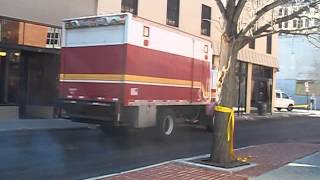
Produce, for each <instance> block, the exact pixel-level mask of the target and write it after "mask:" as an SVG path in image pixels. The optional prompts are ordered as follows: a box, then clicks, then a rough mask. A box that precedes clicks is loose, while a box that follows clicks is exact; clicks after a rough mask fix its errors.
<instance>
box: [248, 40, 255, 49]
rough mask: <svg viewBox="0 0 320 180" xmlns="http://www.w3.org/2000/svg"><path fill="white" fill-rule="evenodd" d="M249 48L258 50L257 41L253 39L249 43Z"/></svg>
mask: <svg viewBox="0 0 320 180" xmlns="http://www.w3.org/2000/svg"><path fill="white" fill-rule="evenodd" d="M249 48H250V49H255V48H256V40H255V39H253V40H251V41H250V42H249Z"/></svg>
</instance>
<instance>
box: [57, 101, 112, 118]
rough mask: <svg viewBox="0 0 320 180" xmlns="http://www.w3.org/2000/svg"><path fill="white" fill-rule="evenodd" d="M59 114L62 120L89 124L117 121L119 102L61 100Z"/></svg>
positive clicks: (58, 104) (58, 105)
mask: <svg viewBox="0 0 320 180" xmlns="http://www.w3.org/2000/svg"><path fill="white" fill-rule="evenodd" d="M57 107H58V109H59V110H58V111H59V112H58V114H59V116H60V117H62V118H66V119H72V120H75V121H77V120H79V121H81V122H87V123H99V122H101V121H116V120H117V102H99V101H90V100H73V99H59V100H58V103H57Z"/></svg>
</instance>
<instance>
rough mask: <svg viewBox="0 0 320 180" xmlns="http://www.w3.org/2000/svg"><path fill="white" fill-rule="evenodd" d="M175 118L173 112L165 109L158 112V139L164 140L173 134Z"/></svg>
mask: <svg viewBox="0 0 320 180" xmlns="http://www.w3.org/2000/svg"><path fill="white" fill-rule="evenodd" d="M175 121H176V116H175V113H174V111H172V110H170V109H165V110H163V111H160V113H159V115H158V120H157V129H158V135H159V138H161V139H165V138H168V137H170V136H172V135H173V134H174V131H175V128H176V127H175V125H176V124H175Z"/></svg>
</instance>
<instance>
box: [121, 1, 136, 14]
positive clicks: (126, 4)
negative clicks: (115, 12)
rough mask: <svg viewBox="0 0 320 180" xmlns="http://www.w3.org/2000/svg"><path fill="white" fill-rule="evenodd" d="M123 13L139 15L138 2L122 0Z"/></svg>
mask: <svg viewBox="0 0 320 180" xmlns="http://www.w3.org/2000/svg"><path fill="white" fill-rule="evenodd" d="M121 12H129V13H132V14H134V15H137V14H138V0H122V1H121Z"/></svg>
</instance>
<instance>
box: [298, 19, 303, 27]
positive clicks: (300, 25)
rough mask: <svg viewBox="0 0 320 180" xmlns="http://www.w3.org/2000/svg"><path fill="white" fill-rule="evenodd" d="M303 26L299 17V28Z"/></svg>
mask: <svg viewBox="0 0 320 180" xmlns="http://www.w3.org/2000/svg"><path fill="white" fill-rule="evenodd" d="M302 26H303V22H302V19H299V20H298V28H301V27H302Z"/></svg>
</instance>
